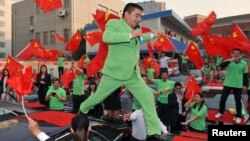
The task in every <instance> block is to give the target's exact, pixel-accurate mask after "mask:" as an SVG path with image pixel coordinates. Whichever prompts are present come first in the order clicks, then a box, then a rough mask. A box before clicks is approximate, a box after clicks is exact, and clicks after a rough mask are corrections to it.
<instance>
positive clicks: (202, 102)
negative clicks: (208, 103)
mask: <svg viewBox="0 0 250 141" xmlns="http://www.w3.org/2000/svg"><path fill="white" fill-rule="evenodd" d="M196 95H199V96H200V98H204V95H203V94H202V93H196ZM204 104H205V101H204V99H203V100H202V101H201V105H200V107H199V109H198V111H200V109H201V107H202V106H203V105H204ZM196 105H197V103H195V104H194V106H193V108H194V109H195V108H196Z"/></svg>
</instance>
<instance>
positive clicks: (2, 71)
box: [2, 69, 10, 78]
mask: <svg viewBox="0 0 250 141" xmlns="http://www.w3.org/2000/svg"><path fill="white" fill-rule="evenodd" d="M5 71H7V72H8V75H7V76H8V77H10V72H9V70H8V69H3V70H2V76H3V78H4V77H5V75H4V72H5Z"/></svg>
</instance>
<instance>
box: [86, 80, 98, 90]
mask: <svg viewBox="0 0 250 141" xmlns="http://www.w3.org/2000/svg"><path fill="white" fill-rule="evenodd" d="M90 85H95V90H94V92H95V91H96V89H97V83H96V82H95V81H94V80H90V81H89V87H88V92H91V88H90Z"/></svg>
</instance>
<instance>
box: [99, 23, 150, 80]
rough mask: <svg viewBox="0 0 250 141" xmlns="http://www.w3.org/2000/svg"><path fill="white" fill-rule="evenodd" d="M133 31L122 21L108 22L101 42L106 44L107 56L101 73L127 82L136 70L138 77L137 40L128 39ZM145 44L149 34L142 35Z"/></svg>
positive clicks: (138, 55) (138, 53)
mask: <svg viewBox="0 0 250 141" xmlns="http://www.w3.org/2000/svg"><path fill="white" fill-rule="evenodd" d="M132 31H133V29H132V27H130V26H129V25H128V24H127V23H126V22H125V21H124V19H120V20H117V19H112V20H109V21H108V23H107V25H106V29H105V31H104V33H103V37H102V39H103V41H104V42H105V43H107V44H108V55H107V58H106V61H105V64H104V67H103V70H102V73H103V74H105V75H108V76H110V77H112V78H115V79H118V80H128V79H129V78H131V76H132V73H133V72H134V70H136V73H137V77H139V76H140V69H139V66H138V61H139V58H140V48H139V40H138V38H134V39H130V33H131V32H132ZM143 39H144V41H145V42H146V41H147V40H150V34H144V35H143Z"/></svg>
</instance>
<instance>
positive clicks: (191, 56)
mask: <svg viewBox="0 0 250 141" xmlns="http://www.w3.org/2000/svg"><path fill="white" fill-rule="evenodd" d="M185 55H187V56H188V60H190V61H191V62H193V63H194V65H195V67H196V68H197V69H201V68H202V67H203V66H204V63H203V59H202V57H201V54H200V51H199V49H198V47H197V46H196V45H195V44H194V42H192V41H191V42H190V43H189V45H188V47H187V49H186V51H185Z"/></svg>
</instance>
